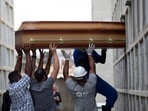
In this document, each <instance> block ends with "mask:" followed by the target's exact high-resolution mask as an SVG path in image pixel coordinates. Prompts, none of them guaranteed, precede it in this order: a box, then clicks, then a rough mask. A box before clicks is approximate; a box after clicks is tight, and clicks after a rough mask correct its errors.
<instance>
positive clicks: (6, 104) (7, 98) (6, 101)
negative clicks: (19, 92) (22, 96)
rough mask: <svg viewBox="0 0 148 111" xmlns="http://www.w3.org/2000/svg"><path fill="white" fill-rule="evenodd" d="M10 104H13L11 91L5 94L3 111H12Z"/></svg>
mask: <svg viewBox="0 0 148 111" xmlns="http://www.w3.org/2000/svg"><path fill="white" fill-rule="evenodd" d="M10 104H11V99H10V96H9V91H8V90H7V91H6V92H5V93H4V94H3V103H2V111H10Z"/></svg>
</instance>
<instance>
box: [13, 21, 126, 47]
mask: <svg viewBox="0 0 148 111" xmlns="http://www.w3.org/2000/svg"><path fill="white" fill-rule="evenodd" d="M51 42H52V43H56V44H57V45H58V48H74V47H87V46H88V44H89V43H91V42H93V43H95V45H96V47H97V48H124V47H125V25H124V23H120V22H96V21H85V22H84V21H27V22H23V23H22V24H21V26H20V27H19V29H18V30H17V31H16V32H15V43H16V48H19V47H21V45H22V44H23V43H29V44H31V46H32V47H34V48H48V46H49V44H50V43H51Z"/></svg>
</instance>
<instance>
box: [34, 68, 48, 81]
mask: <svg viewBox="0 0 148 111" xmlns="http://www.w3.org/2000/svg"><path fill="white" fill-rule="evenodd" d="M34 77H35V79H36V80H37V82H42V81H44V80H46V79H47V75H46V71H45V70H44V69H43V68H39V69H37V70H36V71H35V72H34Z"/></svg>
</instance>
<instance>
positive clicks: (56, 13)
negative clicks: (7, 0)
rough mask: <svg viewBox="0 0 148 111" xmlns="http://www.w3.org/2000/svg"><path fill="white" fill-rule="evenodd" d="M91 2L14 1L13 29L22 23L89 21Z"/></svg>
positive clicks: (68, 0)
mask: <svg viewBox="0 0 148 111" xmlns="http://www.w3.org/2000/svg"><path fill="white" fill-rule="evenodd" d="M90 20H91V0H14V29H15V31H16V30H18V28H19V26H20V25H21V23H22V22H23V21H90Z"/></svg>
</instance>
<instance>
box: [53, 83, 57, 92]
mask: <svg viewBox="0 0 148 111" xmlns="http://www.w3.org/2000/svg"><path fill="white" fill-rule="evenodd" d="M57 89H58V86H57V84H56V83H54V84H53V91H55V92H56V91H57Z"/></svg>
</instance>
